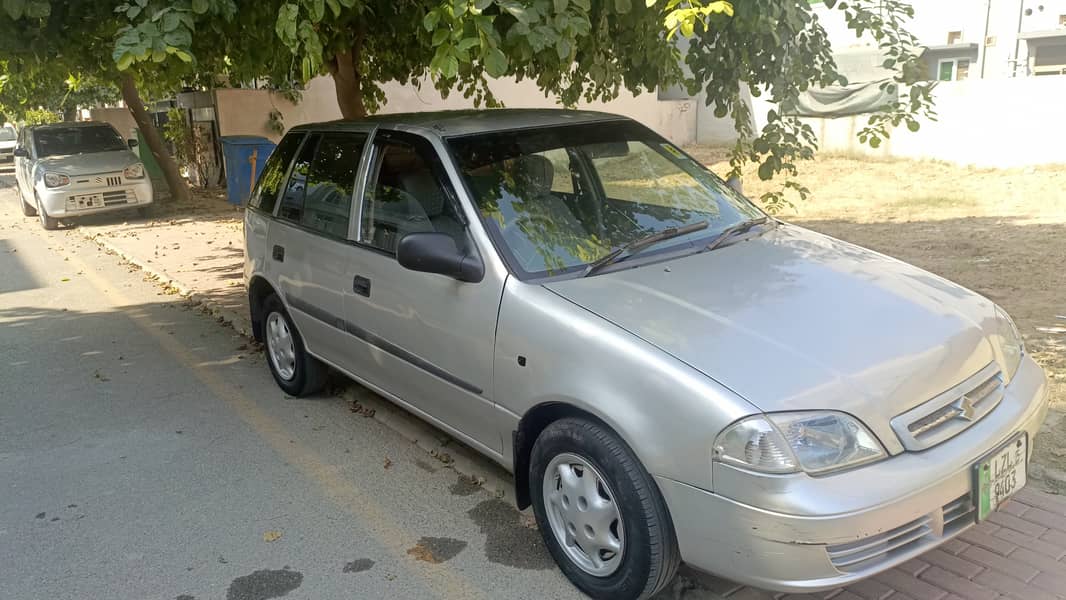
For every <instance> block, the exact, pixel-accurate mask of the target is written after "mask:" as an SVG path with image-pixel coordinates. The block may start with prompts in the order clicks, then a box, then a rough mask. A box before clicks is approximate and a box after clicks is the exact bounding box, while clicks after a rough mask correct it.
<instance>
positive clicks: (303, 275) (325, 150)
mask: <svg viewBox="0 0 1066 600" xmlns="http://www.w3.org/2000/svg"><path fill="white" fill-rule="evenodd" d="M366 140H367V134H366V133H363V132H336V133H332V132H331V133H312V134H310V135H308V136H307V137H306V138H304V141H303V145H302V146H301V148H300V150H299V151H298V153H297V156H296V160H295V161H294V162H293V166H292V169H291V171H290V175H289V179H288V182H287V183H286V185H285V189H284V191H283V192H282V195H281V198H280V200H279V203H278V207H277V219H276V220H275V221H274V223H272V224H271V226H270V228H269V230H268V235H267V237H268V241H267V248H266V253H267V259H266V260H267V263H268V265H269V266H268V269H269V270H271V271H273V272H274V277H273V279H274V280H275V281H277V283H278V287H279V288H280V292H281V294H282V296H284V299H285V304H286V305H287V306H288V308H289V312H290V314H291V316H292V318H293V320H294V321H295V322H296V327H297V329H298V330H299V331H300V334H301V335H302V336H303V340H304V345H305V346H306V347H307V349H308V351H309V352H311V354H313V355H315V356H317V357H319V358H321V359H323V360H325V361H326V362H329V363H332V364H333V365H335V366H340V367H345V366H346V360H347V357H346V350H347V346H348V343H349V342H348V339H347V338H348V334H347V333H346V328H345V320H344V310H345V308H344V304H345V294H346V292H347V290H349V289H350V287H351V283H350V279H349V277H348V272H349V263H348V261H349V259H350V254H351V252H350V250H351V245H350V242H349V225H350V223H351V214H352V210H351V209H352V198H353V196H354V194H355V182H356V173H357V172H358V171H359V166H360V160H361V158H362V155H363V147H364V146H365V145H366Z"/></svg>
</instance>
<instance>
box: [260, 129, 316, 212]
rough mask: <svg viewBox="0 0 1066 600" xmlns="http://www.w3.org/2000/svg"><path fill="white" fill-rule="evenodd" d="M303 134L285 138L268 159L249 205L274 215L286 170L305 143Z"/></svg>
mask: <svg viewBox="0 0 1066 600" xmlns="http://www.w3.org/2000/svg"><path fill="white" fill-rule="evenodd" d="M303 137H304V136H303V134H294V135H293V134H290V135H287V136H285V138H284V139H282V140H281V143H280V144H278V147H277V148H275V149H274V151H273V152H271V153H270V157H269V158H267V161H266V165H265V166H264V167H263V172H262V173H260V174H259V182H258V183H256V186H255V191H254V192H252V197H251V198H249V199H248V204H249V205H250V206H251V207H253V208H258V209H259V210H261V211H263V212H268V213H273V212H274V205H275V204H277V202H278V191H279V190H280V189H281V184H282V182H283V181H284V180H285V169H286V167H288V166H289V163H290V162H291V161H292V156H293V155H294V154H296V150H297V149H298V148H299V147H300V142H301V141H303Z"/></svg>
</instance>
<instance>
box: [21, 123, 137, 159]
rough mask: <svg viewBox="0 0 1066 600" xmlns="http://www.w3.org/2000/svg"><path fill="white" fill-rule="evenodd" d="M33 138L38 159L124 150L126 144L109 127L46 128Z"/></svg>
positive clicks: (39, 130) (37, 132) (38, 130)
mask: <svg viewBox="0 0 1066 600" xmlns="http://www.w3.org/2000/svg"><path fill="white" fill-rule="evenodd" d="M33 137H34V140H35V143H36V146H37V157H38V158H44V157H46V156H68V155H71V154H89V153H93V152H115V151H118V150H125V149H126V143H125V142H124V141H123V140H122V137H121V136H119V134H118V132H117V131H115V130H114V128H112V127H111V126H110V125H93V126H82V127H48V128H43V129H37V130H36V131H34V136H33Z"/></svg>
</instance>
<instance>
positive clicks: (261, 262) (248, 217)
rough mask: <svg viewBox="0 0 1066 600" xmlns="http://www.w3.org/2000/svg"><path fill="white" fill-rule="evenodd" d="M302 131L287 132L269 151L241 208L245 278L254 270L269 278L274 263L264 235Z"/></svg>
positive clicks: (267, 230)
mask: <svg viewBox="0 0 1066 600" xmlns="http://www.w3.org/2000/svg"><path fill="white" fill-rule="evenodd" d="M303 139H304V134H303V133H302V132H299V133H290V134H288V135H286V136H285V137H284V138H283V139H282V140H281V143H279V144H278V146H277V148H275V149H274V151H273V152H271V153H270V157H269V158H268V159H267V161H266V164H265V165H264V166H263V171H262V172H261V173H260V174H259V180H258V181H257V182H256V184H255V189H254V190H252V195H251V197H250V198H249V199H248V210H246V211H244V256H245V260H244V276H245V277H244V278H245V281H246V282H247V281H248V279H249V278H250V277H251V276H252V275H253V274H255V273H262V274H264V275H266V276H267V277H268V279H270V280H272V279H273V278H272V277H270V271H271V268H272V267H273V265H272V264H271V262H270V260H269V259H270V247H269V246H268V245H267V241H268V240H267V236H268V232H269V231H270V222H271V221H272V220H273V217H274V209H275V208H276V207H277V203H278V196H279V195H280V194H281V189H282V187H283V186H284V184H285V175H286V174H287V173H288V169H289V164H290V163H292V159H293V158H294V157H295V156H296V151H297V150H299V149H300V144H301V143H302V142H303Z"/></svg>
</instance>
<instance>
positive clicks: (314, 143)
mask: <svg viewBox="0 0 1066 600" xmlns="http://www.w3.org/2000/svg"><path fill="white" fill-rule="evenodd" d="M320 139H322V136H321V135H319V134H317V133H316V134H313V135H311V136H310V137H308V138H307V142H306V143H304V145H303V148H301V149H300V154H299V155H298V156H297V157H296V162H294V163H293V164H292V174H291V175H289V183H288V184H287V185H286V186H285V193H284V194H282V196H281V208H279V209H278V216H279V217H281V218H282V219H285V220H287V221H293V222H296V223H299V222H300V219H301V218H302V217H303V214H304V191H305V190H306V189H307V175H308V173H310V171H311V160H312V159H313V158H314V157H315V148H317V147H318V141H319V140H320Z"/></svg>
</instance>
